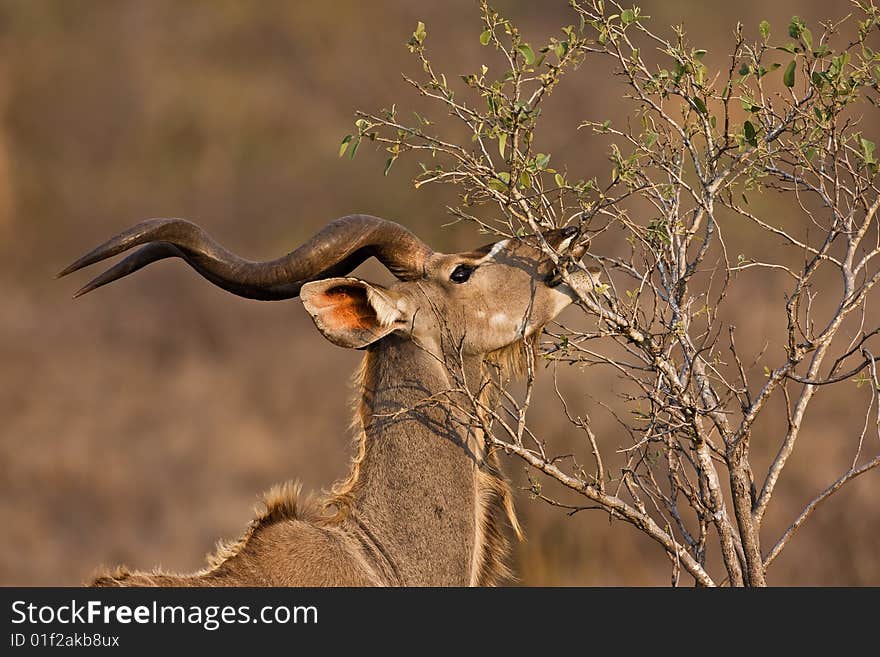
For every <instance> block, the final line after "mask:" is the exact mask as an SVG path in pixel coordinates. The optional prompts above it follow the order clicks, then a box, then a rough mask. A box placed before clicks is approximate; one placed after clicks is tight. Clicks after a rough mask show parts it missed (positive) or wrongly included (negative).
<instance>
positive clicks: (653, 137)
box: [642, 130, 660, 148]
mask: <svg viewBox="0 0 880 657" xmlns="http://www.w3.org/2000/svg"><path fill="white" fill-rule="evenodd" d="M659 138H660V135H659V134H657V133H656V132H654V131H653V130H648V131H647V132H646V133H645V135H644V139H643V140H642V143H643V144H644V146H645V148H651V146H653V145H654V144H655V143H656V142H657V140H658V139H659Z"/></svg>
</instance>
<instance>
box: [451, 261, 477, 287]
mask: <svg viewBox="0 0 880 657" xmlns="http://www.w3.org/2000/svg"><path fill="white" fill-rule="evenodd" d="M474 269H475V268H474V267H471V266H470V265H458V266H457V267H456V268H455V269H453V270H452V273H451V274H450V275H449V280H450V281H452V282H453V283H459V284H461V283H467V280H468V279H469V278H470V277H471V274H473V273H474Z"/></svg>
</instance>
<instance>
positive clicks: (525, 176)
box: [519, 171, 532, 189]
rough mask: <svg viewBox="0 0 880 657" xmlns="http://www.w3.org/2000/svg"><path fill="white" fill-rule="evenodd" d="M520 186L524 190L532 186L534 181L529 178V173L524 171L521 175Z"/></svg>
mask: <svg viewBox="0 0 880 657" xmlns="http://www.w3.org/2000/svg"><path fill="white" fill-rule="evenodd" d="M519 184H520V187H522V188H523V189H529V188H530V187H531V186H532V179H531V178H529V172H528V171H523V172H522V173H521V174H519Z"/></svg>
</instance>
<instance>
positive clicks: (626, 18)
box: [620, 9, 636, 27]
mask: <svg viewBox="0 0 880 657" xmlns="http://www.w3.org/2000/svg"><path fill="white" fill-rule="evenodd" d="M635 20H636V12H634V11H633V10H632V9H624V10H623V12H622V13H621V14H620V22H621V23H623V26H624V27H626V26H627V25H629V24H630V23H632V22H633V21H635Z"/></svg>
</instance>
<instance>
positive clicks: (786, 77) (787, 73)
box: [782, 60, 795, 89]
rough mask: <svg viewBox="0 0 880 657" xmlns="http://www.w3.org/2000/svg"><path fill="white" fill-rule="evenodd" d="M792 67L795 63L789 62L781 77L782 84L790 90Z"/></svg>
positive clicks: (792, 84)
mask: <svg viewBox="0 0 880 657" xmlns="http://www.w3.org/2000/svg"><path fill="white" fill-rule="evenodd" d="M794 67H795V61H794V60H791V62H790V63H789V64H788V66H787V67H786V68H785V73H783V75H782V84H784V85H785V86H786V87H788V88H789V89H791V88H792V87H793V86H794Z"/></svg>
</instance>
